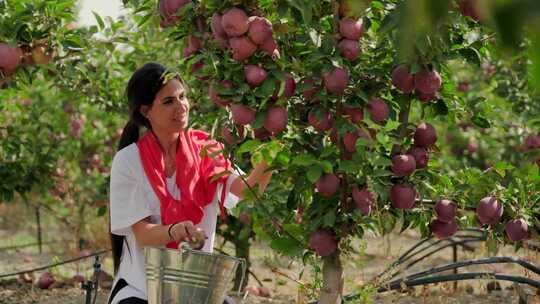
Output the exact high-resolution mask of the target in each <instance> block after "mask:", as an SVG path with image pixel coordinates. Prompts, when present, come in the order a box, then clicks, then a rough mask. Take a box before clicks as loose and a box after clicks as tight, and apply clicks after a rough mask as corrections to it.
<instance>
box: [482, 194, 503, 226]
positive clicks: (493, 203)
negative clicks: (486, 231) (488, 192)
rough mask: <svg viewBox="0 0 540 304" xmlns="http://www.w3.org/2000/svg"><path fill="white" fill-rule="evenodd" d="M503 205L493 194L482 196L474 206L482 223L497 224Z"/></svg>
mask: <svg viewBox="0 0 540 304" xmlns="http://www.w3.org/2000/svg"><path fill="white" fill-rule="evenodd" d="M503 210H504V209H503V205H502V204H501V203H500V202H499V201H498V200H497V198H496V197H495V196H488V197H484V198H483V199H481V200H480V202H479V203H478V206H477V207H476V215H477V216H478V219H479V220H480V223H482V224H483V225H486V224H489V225H495V224H498V223H499V222H500V220H501V217H502V215H503Z"/></svg>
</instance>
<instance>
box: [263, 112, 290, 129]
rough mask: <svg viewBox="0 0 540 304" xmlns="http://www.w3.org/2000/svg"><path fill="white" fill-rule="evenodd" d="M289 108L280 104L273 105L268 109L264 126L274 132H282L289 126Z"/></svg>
mask: <svg viewBox="0 0 540 304" xmlns="http://www.w3.org/2000/svg"><path fill="white" fill-rule="evenodd" d="M287 121H288V113H287V109H285V108H284V107H280V106H272V107H270V108H269V109H268V112H267V113H266V117H265V119H264V128H265V129H266V130H268V131H269V132H272V133H274V134H277V133H280V132H281V131H283V130H285V128H286V127H287Z"/></svg>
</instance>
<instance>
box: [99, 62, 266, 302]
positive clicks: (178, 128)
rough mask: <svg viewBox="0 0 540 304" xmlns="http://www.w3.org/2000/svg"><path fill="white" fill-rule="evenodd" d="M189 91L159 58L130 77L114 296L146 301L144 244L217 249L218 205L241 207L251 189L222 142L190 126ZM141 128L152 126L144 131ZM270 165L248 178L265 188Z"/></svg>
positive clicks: (115, 194) (114, 215)
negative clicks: (225, 153)
mask: <svg viewBox="0 0 540 304" xmlns="http://www.w3.org/2000/svg"><path fill="white" fill-rule="evenodd" d="M186 90H187V87H186V86H185V85H184V83H183V81H182V80H181V78H180V77H178V76H176V75H172V76H171V74H170V73H169V72H168V71H167V69H166V68H165V67H163V66H162V65H160V64H158V63H148V64H146V65H144V66H143V67H142V68H140V69H139V70H137V71H136V72H135V73H134V74H133V76H132V77H131V79H130V80H129V83H128V86H127V90H126V91H127V97H128V102H129V112H130V113H129V114H130V120H129V122H128V123H127V125H126V126H125V128H124V131H123V133H122V136H121V139H120V144H119V147H118V152H117V153H116V155H115V156H114V159H113V162H112V169H111V183H110V205H111V206H110V216H111V227H110V228H111V240H112V249H113V258H114V268H115V274H116V275H115V280H114V284H113V288H112V291H111V294H110V296H109V303H112V304H116V303H121V304H129V303H147V291H146V274H145V265H144V251H143V247H146V246H165V245H166V246H167V247H169V248H177V246H178V243H179V242H182V241H189V242H191V243H199V244H203V243H204V246H202V249H201V250H203V251H207V252H212V248H213V244H214V236H215V230H216V221H217V215H218V212H219V211H221V213H222V214H224V213H223V212H224V209H225V208H232V207H234V206H235V204H236V203H237V202H238V200H239V199H241V198H242V197H243V192H244V189H245V188H247V186H246V185H245V183H244V182H243V181H242V179H241V178H238V177H239V176H238V174H235V173H230V172H231V164H230V162H229V161H228V160H227V159H225V158H224V156H223V155H222V154H220V153H213V152H216V151H219V150H220V149H221V145H220V144H219V143H217V142H216V141H213V140H210V139H209V138H208V135H207V134H206V133H204V132H202V131H198V130H190V129H188V118H189V107H190V104H189V101H188V100H187V98H186V95H187V92H186ZM141 127H144V128H145V129H146V131H145V132H144V133H143V134H141V136H139V129H140V128H141ZM201 151H202V153H201ZM215 154H217V155H216V156H214V155H215ZM267 168H268V166H267V165H266V164H265V163H261V164H259V165H257V166H256V167H255V168H254V169H253V171H252V172H251V174H250V175H249V176H248V177H247V183H248V184H249V185H250V186H254V185H256V184H258V186H259V189H258V190H259V191H260V192H262V191H264V189H265V188H266V185H267V184H268V182H269V180H270V177H271V172H269V171H268V172H267ZM224 172H225V173H224Z"/></svg>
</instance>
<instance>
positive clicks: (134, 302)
mask: <svg viewBox="0 0 540 304" xmlns="http://www.w3.org/2000/svg"><path fill="white" fill-rule="evenodd" d="M118 304H148V302H147V301H145V300H143V299H139V298H136V297H131V298H127V299H123V300H122V301H120V302H118ZM223 304H235V302H234V300H233V299H231V298H229V297H226V298H225V301H223Z"/></svg>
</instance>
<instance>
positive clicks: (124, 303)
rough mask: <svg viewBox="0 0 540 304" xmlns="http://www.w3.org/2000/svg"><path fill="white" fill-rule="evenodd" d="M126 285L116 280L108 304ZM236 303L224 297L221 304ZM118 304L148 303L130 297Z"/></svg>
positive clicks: (124, 282) (121, 280) (124, 281)
mask: <svg viewBox="0 0 540 304" xmlns="http://www.w3.org/2000/svg"><path fill="white" fill-rule="evenodd" d="M127 285H128V284H127V282H126V280H124V279H120V280H118V282H117V283H116V284H115V286H114V288H113V290H112V292H111V297H110V301H109V303H110V302H111V301H112V299H113V298H114V296H116V294H117V293H118V292H119V291H120V289H122V288H124V287H126V286H127ZM235 303H236V302H235V301H234V300H233V299H231V298H229V297H225V301H223V304H235ZM118 304H148V301H146V300H143V299H141V298H137V297H130V298H127V299H123V300H121V301H120V302H118Z"/></svg>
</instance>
